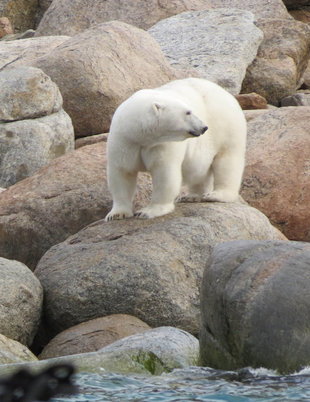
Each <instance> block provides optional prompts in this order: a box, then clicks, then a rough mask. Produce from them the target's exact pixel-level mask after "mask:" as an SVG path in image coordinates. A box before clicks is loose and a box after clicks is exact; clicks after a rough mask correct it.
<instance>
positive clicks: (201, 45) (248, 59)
mask: <svg viewBox="0 0 310 402" xmlns="http://www.w3.org/2000/svg"><path fill="white" fill-rule="evenodd" d="M149 32H150V34H151V35H152V36H153V37H154V38H155V39H156V40H157V41H158V43H159V44H160V46H161V48H162V50H163V53H164V54H165V56H166V57H167V59H168V60H169V62H170V64H171V65H172V66H173V67H176V68H180V69H183V70H184V69H185V68H188V66H190V67H191V68H193V69H196V70H197V72H198V73H199V74H200V76H201V77H202V78H206V79H209V80H210V81H213V82H216V83H217V84H219V85H221V86H222V87H224V88H225V89H226V90H228V91H229V92H231V93H232V94H233V95H236V94H238V93H239V92H240V89H241V85H242V81H243V79H244V77H245V73H246V69H247V67H248V66H249V65H250V64H251V63H252V61H253V60H254V58H255V56H256V54H257V50H258V47H259V45H260V43H261V41H262V40H263V33H262V31H261V30H259V29H258V28H257V27H256V26H255V24H254V16H253V14H252V13H250V12H249V11H243V10H236V9H232V10H229V9H219V10H207V11H196V12H186V13H182V14H179V15H177V16H175V17H170V18H167V19H165V20H162V21H160V22H158V23H157V24H156V25H154V26H153V27H152V28H151V29H149Z"/></svg>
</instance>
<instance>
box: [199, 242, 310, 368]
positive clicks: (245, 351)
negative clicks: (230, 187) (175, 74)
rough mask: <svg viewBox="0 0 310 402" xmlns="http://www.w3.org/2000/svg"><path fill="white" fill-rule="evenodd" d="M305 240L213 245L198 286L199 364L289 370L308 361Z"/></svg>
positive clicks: (308, 256) (309, 253)
mask: <svg viewBox="0 0 310 402" xmlns="http://www.w3.org/2000/svg"><path fill="white" fill-rule="evenodd" d="M309 261H310V245H309V244H308V243H303V242H274V241H268V242H257V241H244V240H242V241H236V242H228V243H224V244H221V245H219V246H217V247H216V248H215V249H214V251H213V253H212V256H211V259H210V261H209V263H208V266H207V267H206V269H205V272H204V277H203V282H202V290H201V311H202V312H201V315H202V321H201V331H200V357H201V364H203V365H205V366H208V367H214V368H220V369H230V370H233V369H236V368H241V367H246V366H251V367H265V368H270V369H275V370H278V371H280V372H282V373H292V372H295V371H298V370H300V369H301V368H303V367H304V366H308V365H309V363H310V339H309V336H308V322H309V320H310V308H309V307H310V297H309V286H310V273H309Z"/></svg>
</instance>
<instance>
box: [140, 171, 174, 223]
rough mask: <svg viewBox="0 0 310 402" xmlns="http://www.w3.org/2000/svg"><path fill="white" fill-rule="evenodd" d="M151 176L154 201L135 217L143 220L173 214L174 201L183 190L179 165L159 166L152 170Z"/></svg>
mask: <svg viewBox="0 0 310 402" xmlns="http://www.w3.org/2000/svg"><path fill="white" fill-rule="evenodd" d="M151 175H152V183H153V193H152V200H151V202H150V204H149V205H148V206H146V207H145V208H142V209H141V210H140V211H137V212H136V213H135V216H136V217H138V218H141V219H148V218H156V217H157V216H162V215H166V214H168V213H170V212H172V211H173V210H174V208H175V205H174V201H175V199H176V197H177V196H178V194H179V192H180V189H181V184H182V174H181V167H180V166H179V165H176V166H173V164H172V165H171V164H161V165H160V166H158V165H157V166H155V167H154V168H153V169H152V170H151Z"/></svg>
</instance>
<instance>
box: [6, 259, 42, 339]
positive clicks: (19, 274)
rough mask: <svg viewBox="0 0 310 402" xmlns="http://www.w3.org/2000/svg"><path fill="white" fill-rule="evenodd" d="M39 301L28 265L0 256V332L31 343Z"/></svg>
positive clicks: (39, 290)
mask: <svg viewBox="0 0 310 402" xmlns="http://www.w3.org/2000/svg"><path fill="white" fill-rule="evenodd" d="M42 303H43V290H42V286H41V284H40V282H39V281H38V279H37V278H36V277H35V275H34V274H33V273H32V272H31V271H30V269H29V268H28V267H26V266H25V265H24V264H22V263H20V262H18V261H11V260H7V259H5V258H1V257H0V318H1V319H0V333H1V334H3V335H5V336H7V337H8V338H11V339H14V340H16V341H19V342H21V343H23V344H24V345H31V343H32V340H33V338H34V336H35V334H36V332H37V330H38V326H39V321H40V317H41V311H42Z"/></svg>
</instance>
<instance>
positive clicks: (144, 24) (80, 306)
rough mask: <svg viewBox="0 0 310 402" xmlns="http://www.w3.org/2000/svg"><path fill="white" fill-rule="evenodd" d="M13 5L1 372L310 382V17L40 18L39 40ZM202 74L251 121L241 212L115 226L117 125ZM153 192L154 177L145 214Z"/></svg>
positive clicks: (237, 208)
mask: <svg viewBox="0 0 310 402" xmlns="http://www.w3.org/2000/svg"><path fill="white" fill-rule="evenodd" d="M11 3H12V4H11ZM13 3H14V4H15V3H16V4H17V2H14V1H8V0H5V1H4V2H3V4H2V5H1V6H0V28H1V27H2V28H1V29H0V36H3V37H2V39H1V40H0V88H1V89H2V91H0V92H1V93H0V99H1V106H0V187H1V192H0V271H1V278H0V289H1V292H0V317H1V320H0V336H1V339H0V373H5V372H10V371H11V370H14V369H16V367H20V366H21V365H22V366H24V365H29V366H30V367H33V368H34V369H35V368H36V367H37V368H41V367H43V366H45V365H46V364H52V363H53V362H58V361H67V360H68V359H69V360H70V361H71V362H73V363H74V364H75V365H76V367H77V368H78V369H79V370H88V371H96V370H99V369H100V368H104V369H106V370H111V371H117V372H139V373H151V374H159V373H161V372H163V371H170V370H172V369H173V368H183V367H188V366H190V365H204V366H211V367H214V368H220V369H235V368H240V367H244V366H253V367H260V366H264V367H266V368H271V369H276V370H278V371H279V372H283V373H289V372H294V371H296V370H299V369H300V368H302V367H304V366H306V365H309V364H310V345H309V339H310V338H309V336H308V324H307V323H308V321H309V319H310V308H309V306H310V296H309V292H308V289H309V285H310V245H309V241H310V208H309V205H310V157H309V155H310V136H309V133H310V78H309V77H310V76H309V71H310V67H309V49H310V3H309V2H308V1H302V0H300V1H298V0H296V1H293V0H290V1H289V0H287V1H284V2H282V1H281V0H272V1H270V0H269V1H267V0H266V1H262V2H259V7H258V6H257V4H258V3H257V2H256V1H244V0H229V1H228V0H186V1H175V2H173V5H171V4H170V3H169V2H168V1H167V2H162V3H163V4H162V7H159V6H158V2H155V1H149V2H144V1H141V2H137V1H128V2H127V3H128V4H127V7H123V8H118V9H115V7H114V6H113V1H106V2H104V3H102V4H101V6H99V4H100V3H98V5H91V4H92V2H91V1H83V2H82V1H81V0H75V1H73V2H67V1H65V0H54V1H53V2H51V1H49V0H47V1H42V2H39V3H40V5H39V6H37V7H36V6H35V5H34V3H37V2H31V1H30V2H26V3H27V4H26V3H25V5H24V7H25V10H23V13H24V15H27V16H28V17H29V18H28V19H25V21H24V22H23V23H21V19H20V13H21V10H20V9H15V13H14V12H13V11H12V10H14V4H13ZM263 3H266V4H265V5H264V4H263ZM9 5H10V7H9ZM76 9H79V10H80V12H79V13H77V12H75V10H76ZM64 15H68V18H67V19H66V20H65V21H64V20H63V16H64ZM7 18H8V19H7ZM10 23H11V25H10ZM29 30H32V31H29ZM25 32H28V33H27V34H25ZM25 36H26V37H25ZM27 36H32V37H27ZM190 75H192V76H198V77H203V78H207V79H210V80H212V81H215V82H217V83H218V84H220V85H222V86H223V87H224V88H225V89H227V90H228V91H230V92H231V93H232V94H233V95H235V96H236V97H237V99H238V100H239V102H240V104H241V105H242V108H243V109H244V113H245V116H246V118H247V121H248V141H247V155H246V167H245V171H244V178H243V183H242V189H241V196H242V197H240V202H237V203H227V204H221V203H179V204H178V205H177V207H176V211H175V212H174V213H172V214H169V215H167V216H164V217H160V218H155V219H151V220H145V221H143V220H137V219H128V220H125V221H113V222H104V221H103V218H104V216H105V215H106V213H107V212H108V211H109V209H110V207H111V198H110V195H109V192H108V188H107V180H106V138H107V135H108V134H106V133H108V130H109V125H110V121H111V117H112V115H113V113H114V110H115V108H116V107H117V106H118V105H119V104H120V103H121V102H122V101H123V100H124V99H126V98H127V97H128V96H130V95H131V94H132V93H133V92H134V91H136V90H138V89H140V88H145V87H147V88H152V87H156V86H159V85H161V84H163V83H165V82H168V81H170V80H173V79H178V78H184V77H186V76H190ZM103 133H105V134H103ZM150 191H151V183H150V179H149V176H148V175H147V174H141V175H140V177H139V183H138V192H137V196H136V206H137V207H141V206H143V205H145V203H146V202H147V201H148V199H149V196H150ZM266 351H267V352H266ZM69 355H70V357H68V356H69ZM38 359H40V360H42V361H40V362H38V361H37V360H38Z"/></svg>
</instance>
